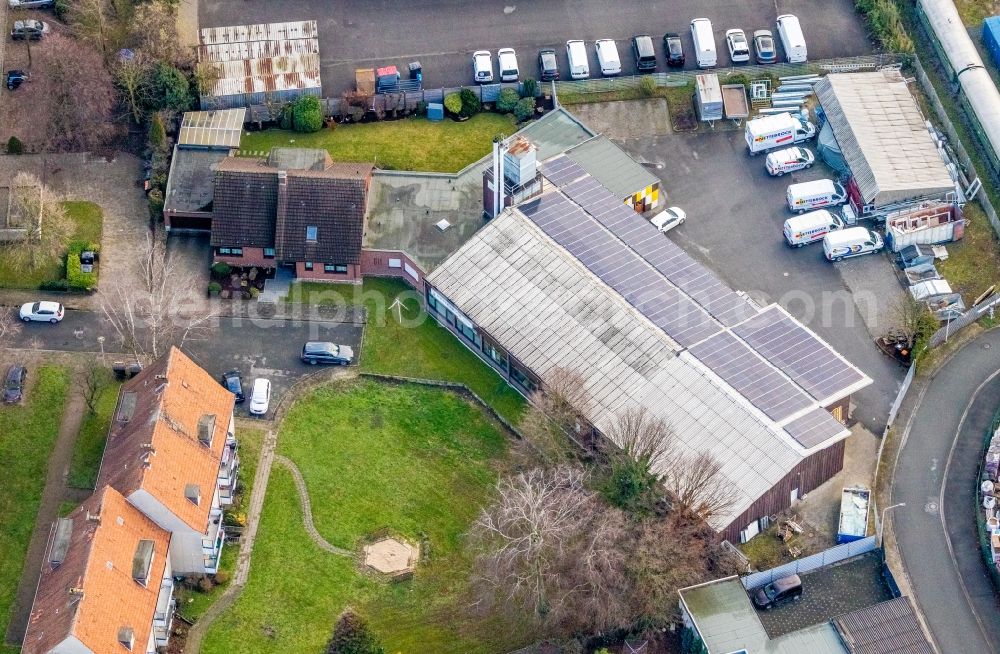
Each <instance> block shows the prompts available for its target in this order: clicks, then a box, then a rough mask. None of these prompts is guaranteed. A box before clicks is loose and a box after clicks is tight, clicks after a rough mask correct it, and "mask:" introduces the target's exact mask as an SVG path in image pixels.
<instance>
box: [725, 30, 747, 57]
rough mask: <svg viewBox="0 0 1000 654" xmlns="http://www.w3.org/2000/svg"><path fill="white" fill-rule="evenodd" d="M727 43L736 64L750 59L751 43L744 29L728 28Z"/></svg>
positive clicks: (730, 55)
mask: <svg viewBox="0 0 1000 654" xmlns="http://www.w3.org/2000/svg"><path fill="white" fill-rule="evenodd" d="M726 45H727V46H728V47H729V59H730V60H732V62H733V63H734V64H739V63H743V62H745V61H750V44H749V43H748V42H747V35H746V34H744V33H743V30H727V31H726Z"/></svg>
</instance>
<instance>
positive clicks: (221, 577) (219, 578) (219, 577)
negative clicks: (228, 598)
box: [215, 570, 229, 584]
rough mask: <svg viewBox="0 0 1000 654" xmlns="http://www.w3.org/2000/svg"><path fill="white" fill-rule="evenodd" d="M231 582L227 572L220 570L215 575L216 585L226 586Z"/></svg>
mask: <svg viewBox="0 0 1000 654" xmlns="http://www.w3.org/2000/svg"><path fill="white" fill-rule="evenodd" d="M228 581H229V573H228V572H226V571H225V570H219V571H218V572H216V573H215V583H217V584H224V583H226V582H228Z"/></svg>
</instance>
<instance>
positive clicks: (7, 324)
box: [0, 309, 21, 350]
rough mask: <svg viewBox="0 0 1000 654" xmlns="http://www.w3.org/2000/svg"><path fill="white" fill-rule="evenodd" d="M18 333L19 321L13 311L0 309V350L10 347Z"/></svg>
mask: <svg viewBox="0 0 1000 654" xmlns="http://www.w3.org/2000/svg"><path fill="white" fill-rule="evenodd" d="M20 333H21V323H20V322H19V319H18V318H17V316H16V315H14V312H13V311H11V310H9V309H4V310H0V350H3V349H5V348H8V347H10V346H11V343H13V341H14V339H15V338H17V335H18V334H20Z"/></svg>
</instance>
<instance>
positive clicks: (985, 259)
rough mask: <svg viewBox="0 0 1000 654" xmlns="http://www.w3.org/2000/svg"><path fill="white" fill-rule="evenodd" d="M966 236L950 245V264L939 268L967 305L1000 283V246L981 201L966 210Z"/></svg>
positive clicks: (973, 203) (966, 206) (969, 205)
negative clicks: (980, 204) (990, 287)
mask: <svg viewBox="0 0 1000 654" xmlns="http://www.w3.org/2000/svg"><path fill="white" fill-rule="evenodd" d="M964 211H965V217H966V219H967V220H966V223H965V237H964V238H963V239H962V240H961V241H958V242H956V243H948V244H946V247H947V248H948V259H947V261H938V262H937V264H936V265H937V269H938V271H939V272H940V273H941V275H942V276H943V277H944V278H945V279H947V280H948V283H949V284H951V287H952V289H953V290H954V291H955V292H956V293H961V294H962V298H963V299H964V300H965V304H966V305H967V306H972V302H973V301H974V300H975V299H976V296H977V295H979V294H980V293H982V292H983V291H984V290H986V289H987V288H989V286H991V285H992V284H1000V246H998V244H997V238H996V234H995V232H994V231H993V227H992V225H990V222H989V220H987V219H986V214H984V213H983V210H982V208H981V207H980V206H979V203H978V202H969V203H968V204H966V205H965V208H964Z"/></svg>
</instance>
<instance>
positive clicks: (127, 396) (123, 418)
mask: <svg viewBox="0 0 1000 654" xmlns="http://www.w3.org/2000/svg"><path fill="white" fill-rule="evenodd" d="M138 397H139V396H138V395H137V394H136V393H135V392H133V391H126V392H124V393H122V401H121V404H120V405H119V406H118V422H128V421H129V420H131V419H132V416H133V415H134V414H135V403H136V400H137V399H138Z"/></svg>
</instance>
